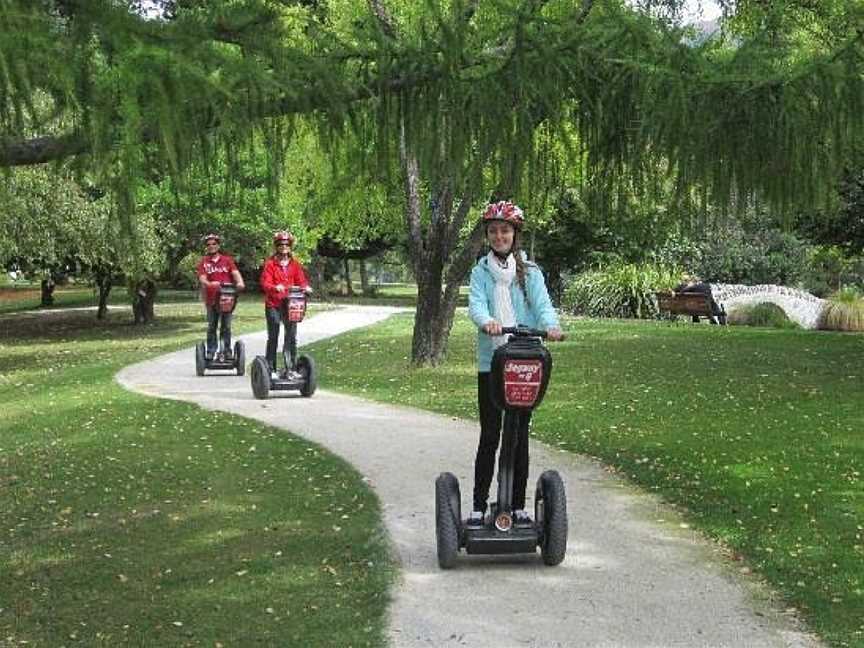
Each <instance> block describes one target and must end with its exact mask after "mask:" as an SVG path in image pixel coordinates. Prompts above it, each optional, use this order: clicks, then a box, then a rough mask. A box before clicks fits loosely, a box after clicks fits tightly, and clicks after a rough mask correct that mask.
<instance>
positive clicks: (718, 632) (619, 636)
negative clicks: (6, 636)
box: [117, 307, 820, 648]
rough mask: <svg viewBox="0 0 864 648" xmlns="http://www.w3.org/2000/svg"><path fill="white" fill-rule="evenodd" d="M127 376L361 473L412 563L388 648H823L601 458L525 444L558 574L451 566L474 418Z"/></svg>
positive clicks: (140, 367)
mask: <svg viewBox="0 0 864 648" xmlns="http://www.w3.org/2000/svg"><path fill="white" fill-rule="evenodd" d="M393 312H395V309H389V308H379V307H349V308H344V309H339V310H334V311H327V312H324V313H321V314H318V315H315V316H313V317H310V318H308V319H307V320H306V321H305V322H304V323H303V324H302V325H301V326H300V327H299V329H298V330H299V334H300V343H301V344H308V343H310V342H313V341H315V340H319V339H322V338H324V337H328V336H331V335H336V334H338V333H342V332H344V331H346V330H349V329H351V328H355V327H358V326H365V325H369V324H373V323H374V322H376V321H380V320H381V319H384V318H386V317H388V316H389V315H390V314H392V313H393ZM242 339H243V340H244V341H245V342H246V345H247V352H246V353H247V358H249V359H250V360H251V358H253V357H254V356H255V355H256V354H261V353H263V347H264V342H265V339H266V334H265V333H256V334H253V335H247V336H243V338H242ZM323 371H326V367H324V368H323ZM117 380H118V381H119V382H120V383H121V384H123V385H124V386H125V387H127V388H129V389H132V390H134V391H137V392H141V393H144V394H149V395H152V396H158V397H162V398H174V399H180V400H186V401H190V402H194V403H198V404H199V405H201V406H202V407H204V408H207V409H219V410H224V411H228V412H233V413H236V414H240V415H243V416H246V417H249V418H253V419H256V420H259V421H262V422H264V423H268V424H270V425H274V426H276V427H281V428H284V429H286V430H290V431H291V432H292V433H294V434H297V435H299V436H302V437H304V438H307V439H310V440H312V441H315V442H317V443H320V444H321V445H322V446H324V447H326V448H328V449H330V450H331V451H333V452H335V453H336V454H338V455H341V456H342V457H344V458H345V459H347V460H348V461H350V462H351V463H352V464H353V465H354V466H355V467H356V468H357V469H358V470H359V471H360V472H362V473H363V474H364V475H365V476H366V478H367V480H368V482H369V483H370V485H371V486H372V487H373V488H374V489H375V492H376V493H377V495H378V497H379V498H380V500H381V503H382V508H383V513H384V522H385V524H386V526H387V529H388V531H389V533H390V537H391V539H392V542H393V544H394V546H395V550H396V551H397V553H398V557H399V560H400V561H401V565H402V579H401V581H400V582H399V583H398V584H397V585H396V587H395V590H394V592H393V603H392V605H391V614H390V629H389V635H390V639H391V643H392V645H393V646H399V647H401V646H412V647H413V646H472V647H482V646H495V647H498V648H500V647H511V646H514V647H516V646H518V647H537V648H540V647H543V648H554V647H565V646H566V647H574V648H576V647H580V648H581V647H583V646H597V647H600V646H604V647H612V646H616V647H617V646H620V647H634V648H635V647H658V648H659V647H667V646H668V647H672V646H680V647H682V648H683V647H687V648H695V647H700V646H701V647H708V646H712V647H715V646H716V647H720V646H729V647H734V648H742V647H762V646H765V647H781V646H786V647H789V646H795V647H802V648H804V647H806V648H818V647H819V646H820V644H819V642H818V641H816V640H815V639H814V638H813V637H811V636H809V635H806V634H804V633H802V632H801V631H800V629H799V628H798V626H797V624H796V622H795V619H794V618H793V617H792V616H790V615H786V614H783V613H781V612H778V611H777V610H776V609H774V608H773V607H772V605H771V603H770V601H769V600H768V598H767V596H766V595H765V592H764V591H763V590H762V589H761V588H760V587H759V586H758V585H756V584H755V583H753V582H749V581H748V579H747V578H746V577H742V576H740V575H739V574H738V573H737V571H736V570H735V568H734V566H732V565H730V563H729V562H728V561H727V560H726V559H724V557H723V556H722V555H720V553H719V552H718V551H717V549H716V548H714V547H713V546H711V545H709V544H708V543H705V542H703V541H701V540H700V539H699V538H698V537H697V536H696V534H694V533H693V532H691V531H689V530H688V529H686V528H683V526H682V525H680V523H679V522H678V521H677V520H676V519H675V516H674V513H671V512H670V511H669V509H668V507H665V506H663V505H661V504H660V503H659V502H658V501H657V500H656V499H654V498H653V497H650V496H647V495H644V494H641V493H638V492H634V491H633V490H631V489H630V488H629V487H628V486H626V485H624V484H623V483H622V482H620V481H619V480H618V479H616V478H614V477H612V476H610V475H609V474H608V473H607V472H606V471H604V469H603V468H602V467H601V466H600V465H598V464H597V463H595V462H593V461H590V460H587V459H585V458H582V457H579V456H575V455H573V454H571V453H568V452H556V451H555V450H554V449H551V448H549V447H546V446H543V445H541V444H539V443H532V446H531V466H532V472H531V475H532V477H531V481H530V482H529V491H530V492H531V493H532V494H533V486H532V484H533V483H534V481H535V480H536V477H537V475H539V473H540V472H541V471H542V470H543V469H545V468H551V467H555V468H557V469H558V470H559V472H561V475H562V477H563V478H564V482H565V484H566V487H567V496H568V514H569V518H570V537H569V540H568V554H567V558H566V559H565V561H564V562H563V563H562V564H561V565H560V566H558V567H555V568H549V567H545V566H544V565H543V564H542V562H541V561H540V558H539V554H538V556H537V557H531V556H527V557H515V558H514V557H510V558H506V557H504V558H494V557H478V556H472V557H470V558H464V557H462V558H460V561H459V563H457V567H456V568H455V569H453V570H450V571H447V572H444V571H441V570H439V568H438V565H437V561H436V555H435V522H434V480H435V477H436V476H437V475H438V473H440V472H441V471H443V470H449V471H451V472H453V473H455V474H456V476H457V477H458V478H459V481H460V485H461V487H462V493H463V498H462V499H463V506H466V505H467V497H466V495H467V494H468V493H469V492H470V491H469V489H470V487H471V484H472V470H473V468H472V465H473V454H474V451H475V444H476V440H477V430H476V429H475V428H476V425H475V424H473V423H471V422H468V421H463V420H457V419H451V418H448V417H445V416H440V415H435V414H429V413H425V412H421V411H417V410H413V409H407V408H399V407H393V406H387V405H379V404H375V403H370V402H367V401H364V400H361V399H358V398H353V397H349V396H342V395H339V394H335V393H330V392H326V391H318V392H317V393H316V394H315V396H314V397H312V398H309V399H303V398H299V397H292V396H290V395H280V396H277V397H275V398H271V399H269V400H267V401H256V400H255V399H254V398H253V397H252V392H251V389H250V386H249V378H248V376H247V377H243V378H239V377H237V376H233V375H225V376H222V377H216V376H212V377H210V376H209V375H208V377H206V378H198V377H197V376H196V375H195V369H194V361H193V352H192V350H191V349H187V350H184V351H179V352H176V353H172V354H168V355H165V356H162V357H160V358H157V359H155V360H152V361H148V362H143V363H139V364H136V365H132V366H130V367H127V368H125V369H123V370H122V371H121V372H120V373H119V374H118V376H117ZM550 389H555V385H554V381H553V384H552V385H551V386H550Z"/></svg>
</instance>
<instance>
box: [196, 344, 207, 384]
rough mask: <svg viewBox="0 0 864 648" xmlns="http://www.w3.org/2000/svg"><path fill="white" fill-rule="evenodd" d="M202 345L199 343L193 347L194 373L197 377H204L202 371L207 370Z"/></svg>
mask: <svg viewBox="0 0 864 648" xmlns="http://www.w3.org/2000/svg"><path fill="white" fill-rule="evenodd" d="M205 352H206V351H205V349H204V343H203V342H200V343H199V344H197V345H195V373H196V374H198V375H199V376H203V375H204V369H206V368H207V358H206V357H205Z"/></svg>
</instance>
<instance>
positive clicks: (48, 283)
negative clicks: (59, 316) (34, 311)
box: [40, 277, 57, 306]
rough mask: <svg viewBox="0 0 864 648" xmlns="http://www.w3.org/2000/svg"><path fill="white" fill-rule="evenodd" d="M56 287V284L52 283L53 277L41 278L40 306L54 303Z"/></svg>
mask: <svg viewBox="0 0 864 648" xmlns="http://www.w3.org/2000/svg"><path fill="white" fill-rule="evenodd" d="M56 287H57V284H56V283H54V277H46V278H45V279H43V280H42V284H41V288H42V298H41V301H40V306H53V305H54V288H56Z"/></svg>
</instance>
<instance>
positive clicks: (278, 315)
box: [260, 230, 312, 372]
mask: <svg viewBox="0 0 864 648" xmlns="http://www.w3.org/2000/svg"><path fill="white" fill-rule="evenodd" d="M295 240H296V239H295V238H294V235H293V234H291V232H288V231H284V230H283V231H280V232H276V233H275V234H273V247H274V248H275V252H274V254H273V255H272V256H271V257H270V258H269V259H267V261H266V262H265V263H264V269H263V270H262V271H261V281H260V283H261V289H262V290H263V291H264V314H265V317H266V318H267V352H266V356H267V362H268V363H269V365H270V371H271V372H273V371H275V370H276V349H277V347H278V346H279V325H280V324H282V325H284V326H285V347H284V348H286V349H288V352H289V362H290V367H293V366H294V362H295V360H296V359H297V323H296V322H290V321H288V319H287V318H286V316H285V312H284V310H283V308H282V300H284V299H286V298H287V297H288V295H289V294H290V292H291V288H293V287H298V288H302V289H303V290H304V291H306V293H307V294H308V293H311V292H312V288H310V287H309V281H308V280H307V279H306V272H305V271H304V269H303V266H302V265H301V264H300V262H299V261H298V260H297V259H295V258H294V257H293V253H292V252H293V248H294V243H295ZM290 367H289V368H290Z"/></svg>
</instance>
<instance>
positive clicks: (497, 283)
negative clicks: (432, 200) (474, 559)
mask: <svg viewBox="0 0 864 648" xmlns="http://www.w3.org/2000/svg"><path fill="white" fill-rule="evenodd" d="M524 222H525V216H524V214H523V213H522V210H521V209H520V208H519V207H518V206H517V205H514V204H513V203H512V202H509V201H504V200H502V201H500V202H495V203H491V204H489V205H488V206H487V207H486V209H485V211H484V212H483V216H482V218H481V223H482V225H483V227H484V228H485V230H486V242H487V243H488V245H489V248H490V249H489V253H488V254H486V255H485V256H483V257H481V258H480V260H479V261H478V262H477V264H476V265H475V266H474V269H473V270H472V272H471V288H470V293H469V297H468V314H469V316H470V317H471V320H472V321H473V322H474V324H475V325H476V326H477V331H478V332H477V369H478V373H477V407H478V410H479V415H480V442H479V444H478V447H477V456H476V458H475V461H474V505H473V510H472V512H471V515H470V516H469V517H468V524H469V526H482V524H483V516H484V514H485V512H486V500H487V499H488V497H489V487H490V485H491V483H492V476H493V474H494V471H495V455H496V453H497V452H498V445H499V444H500V441H501V423H502V411H501V410H500V409H498V408H497V407H496V405H495V403H494V401H493V398H492V379H491V370H492V354H493V352H494V350H495V349H496V348H497V347H499V346H501V345H502V344H505V343H506V342H507V336H506V335H501V329H502V328H503V327H505V326H517V325H522V326H528V327H530V328H534V329H540V330H544V331H546V332H547V334H548V338H549V339H550V340H560V339H562V338H563V334H562V333H561V327H560V325H559V323H558V316H557V314H556V313H555V308H554V307H553V306H552V301H551V299H549V293H548V291H547V290H546V282H545V280H544V279H543V273H542V272H541V271H540V268H539V267H538V266H537V265H536V264H534V263H531V262H530V261H528V260H527V259H526V257H525V255H524V253H523V252H522V245H521V236H522V226H523V224H524ZM529 415H530V414H529ZM521 434H522V432H520V435H521ZM527 483H528V426H527V425H526V426H525V427H524V438H521V436H520V439H519V443H518V446H517V450H516V465H515V471H514V484H513V508H514V510H515V513H516V519H517V522H518V523H520V524H525V523H529V522H530V517H529V516H528V513H527V512H526V511H525V489H526V485H527Z"/></svg>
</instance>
